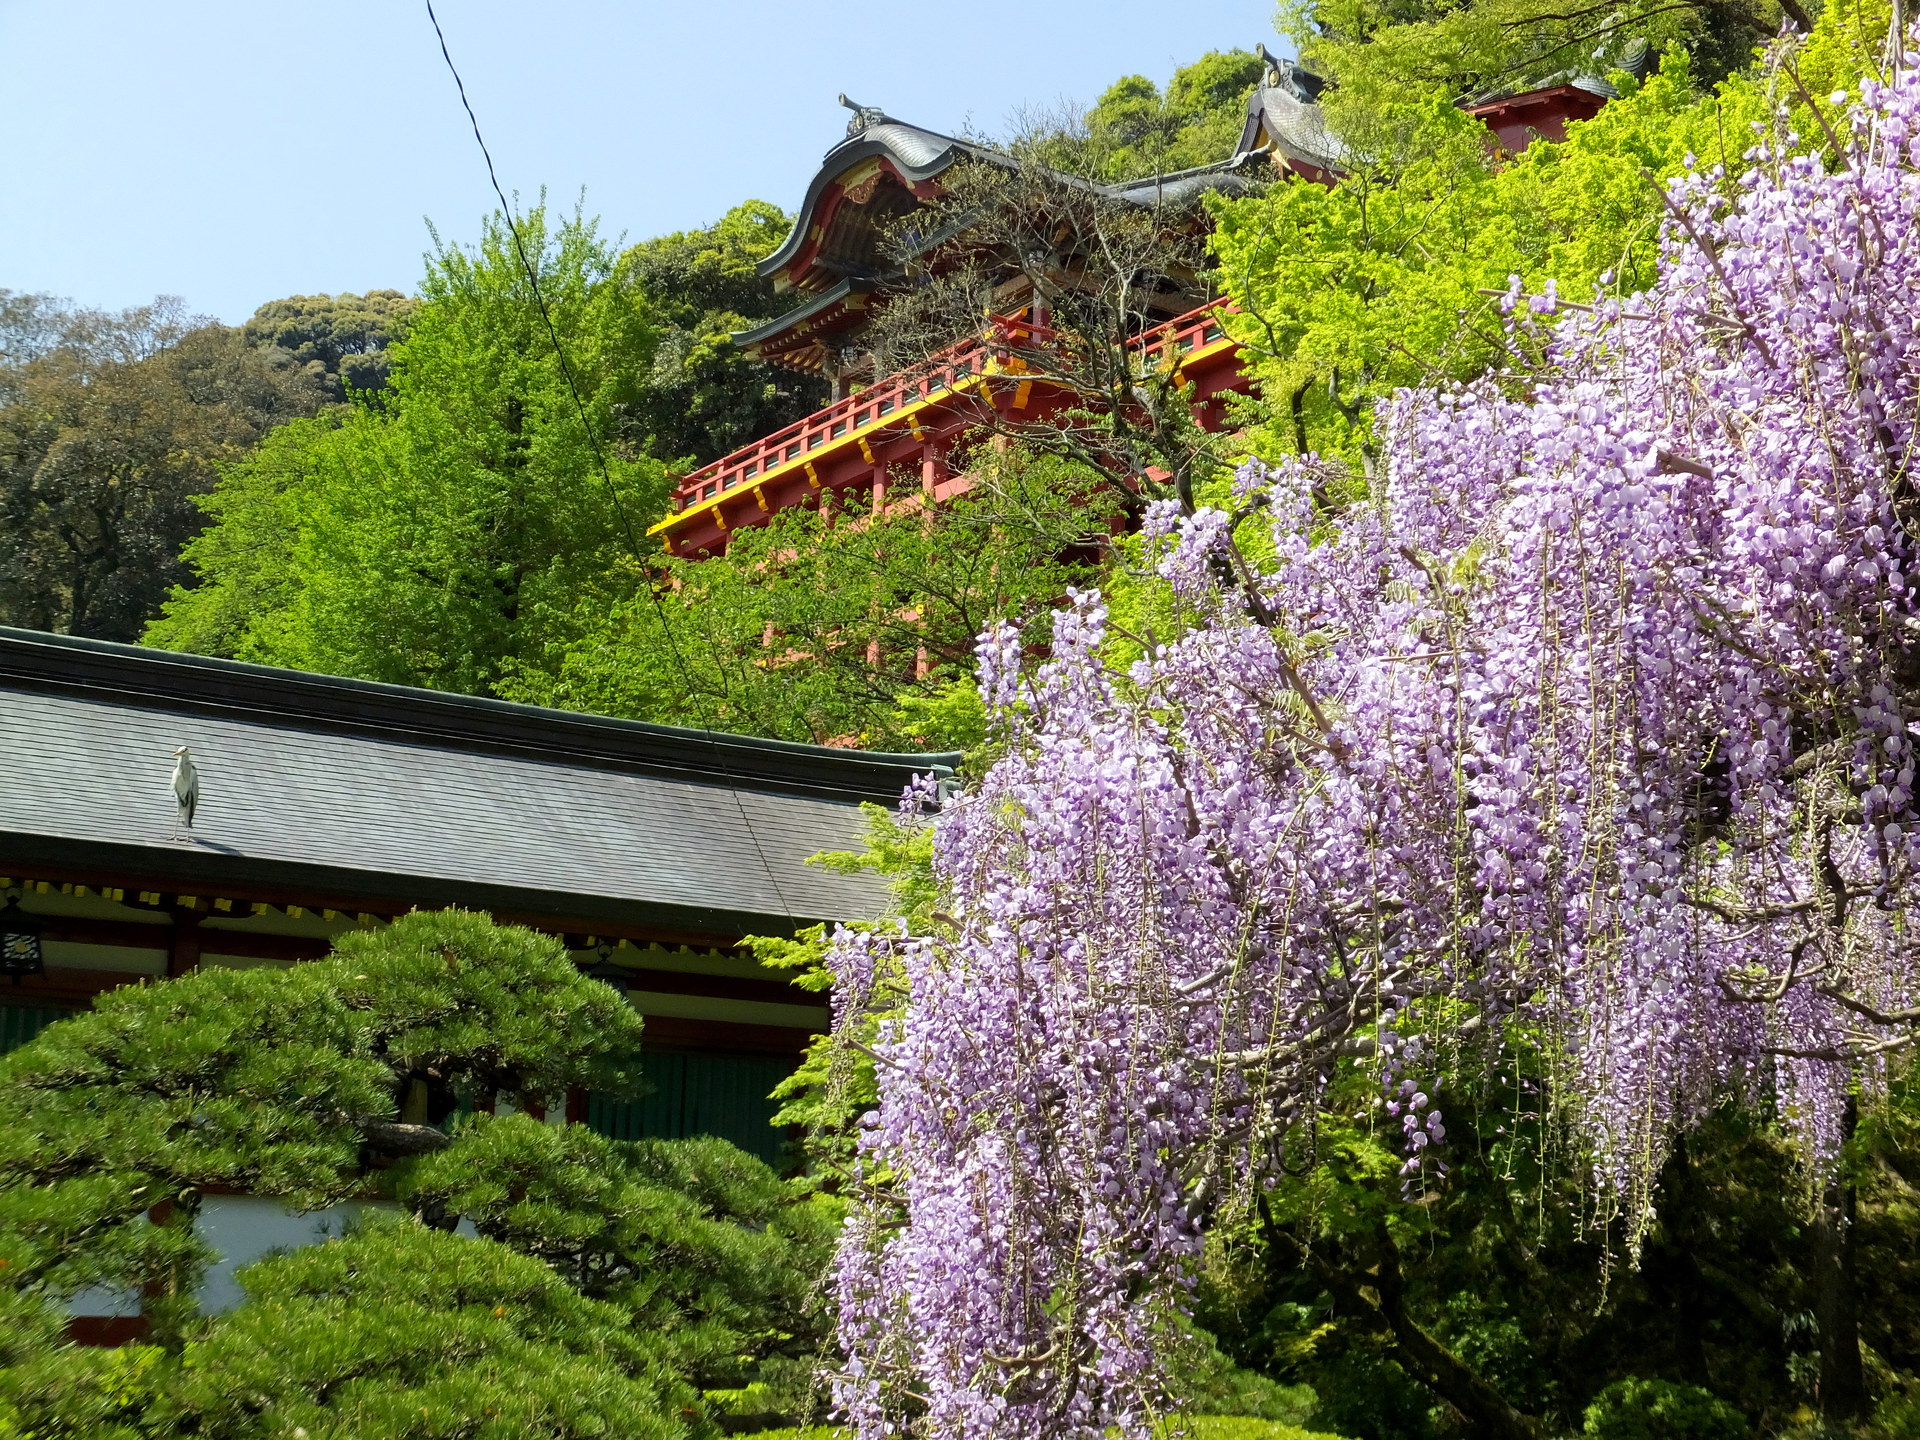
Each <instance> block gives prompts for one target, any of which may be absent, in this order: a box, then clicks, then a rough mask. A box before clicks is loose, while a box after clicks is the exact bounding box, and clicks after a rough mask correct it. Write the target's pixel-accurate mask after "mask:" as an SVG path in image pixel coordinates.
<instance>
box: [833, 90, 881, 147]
mask: <svg viewBox="0 0 1920 1440" xmlns="http://www.w3.org/2000/svg"><path fill="white" fill-rule="evenodd" d="M840 103H841V104H842V105H844V106H846V107H847V109H849V110H851V111H853V118H852V119H851V120H849V121H847V138H848V139H849V140H851V139H852V138H853V137H854V136H856V135H858V134H859V133H860V132H861V131H863V130H865V129H866V128H867V127H868V126H869V125H878V124H879V123H880V122H881V121H883V120H885V119H887V118H888V116H887V112H886V111H884V110H882V109H881V108H880V107H879V106H878V105H862V104H860V103H859V102H858V101H854V100H849V99H848V98H847V97H846V96H845V95H844V94H842V95H841V96H840Z"/></svg>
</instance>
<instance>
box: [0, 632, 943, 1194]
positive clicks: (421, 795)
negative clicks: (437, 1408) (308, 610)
mask: <svg viewBox="0 0 1920 1440" xmlns="http://www.w3.org/2000/svg"><path fill="white" fill-rule="evenodd" d="M0 746H4V748H5V752H6V754H7V757H8V771H9V780H8V784H7V785H6V786H5V787H4V788H0V896H3V897H4V900H5V904H4V908H0V943H3V944H4V945H5V947H6V954H7V956H8V959H7V961H6V962H5V964H6V969H7V972H8V973H9V974H10V978H8V979H0V1051H3V1050H6V1049H11V1048H13V1047H14V1046H17V1045H19V1044H22V1043H24V1042H25V1041H27V1040H28V1039H30V1038H31V1037H32V1036H33V1035H34V1034H35V1033H36V1032H37V1031H38V1030H39V1029H40V1028H41V1027H42V1026H44V1025H46V1024H47V1023H49V1022H51V1021H53V1020H56V1019H58V1018H59V1017H60V1016H62V1015H64V1014H68V1013H70V1012H72V1011H73V1010H75V1009H77V1008H80V1007H84V1006H86V1005H88V1004H89V1003H90V1002H91V1001H92V1000H93V998H94V997H95V996H96V995H99V994H101V993H103V992H105V991H108V990H111V989H114V988H115V987H117V986H121V985H135V984H140V983H141V982H143V981H145V980H149V979H158V978H161V977H164V976H177V975H181V974H184V973H186V972H187V971H189V970H192V969H194V968H196V967H200V966H221V967H253V966H262V965H267V966H288V965H296V964H298V963H300V962H301V961H303V960H311V959H317V958H320V957H321V956H324V955H326V954H327V953H328V951H329V949H330V947H331V943H332V940H333V939H334V937H336V936H338V935H341V934H343V933H345V932H347V931H350V930H354V929H364V928H369V927H378V926H381V925H385V924H387V923H388V922H389V921H391V920H392V919H393V918H394V917H395V916H397V915H400V914H403V913H405V912H407V911H409V910H412V909H416V908H420V909H440V908H446V907H450V906H458V907H462V908H466V909H472V910H480V911H485V912H486V913H488V914H490V915H492V916H493V918H494V919H496V920H498V921H501V922H503V923H511V924H516V925H525V926H528V927H530V928H532V929H535V930H540V931H544V932H546V933H548V934H551V935H554V936H558V937H560V938H561V939H562V941H563V942H564V943H565V945H566V947H567V948H568V950H570V951H571V952H572V954H573V958H574V960H575V961H576V962H577V963H578V964H579V965H580V966H581V968H582V969H583V970H586V971H588V972H589V973H591V974H593V975H595V976H597V977H599V978H601V979H603V980H605V981H606V982H607V983H609V984H611V985H614V986H616V987H618V988H620V989H622V990H624V991H625V992H626V995H627V998H628V1000H629V1001H630V1002H631V1003H632V1004H633V1005H634V1006H635V1008H637V1009H638V1010H639V1011H640V1012H641V1014H642V1015H644V1016H645V1017H646V1031H645V1036H646V1038H645V1040H644V1041H643V1047H644V1050H645V1053H646V1063H645V1069H646V1072H647V1075H648V1078H649V1081H650V1082H651V1083H652V1084H653V1085H654V1086H655V1087H656V1093H654V1094H652V1095H650V1096H648V1097H647V1098H645V1099H643V1100H640V1101H636V1102H613V1101H610V1100H603V1099H601V1098H600V1097H596V1096H592V1095H585V1094H577V1095H573V1096H571V1097H569V1098H568V1101H567V1106H568V1111H569V1118H573V1119H579V1120H584V1121H586V1122H587V1123H589V1124H591V1125H593V1126H594V1127H595V1128H596V1129H599V1130H602V1131H603V1132H605V1133H607V1134H611V1135H616V1136H619V1137H623V1138H631V1137H635V1136H639V1135H651V1136H661V1137H667V1138H677V1137H681V1136H687V1135H703V1134H711V1135H719V1136H721V1137H723V1138H725V1139H728V1140H732V1141H734V1142H735V1143H736V1144H739V1145H741V1146H742V1147H743V1148H745V1149H747V1150H750V1151H753V1152H755V1153H757V1154H760V1155H762V1156H764V1157H765V1158H767V1159H769V1160H777V1159H778V1158H779V1156H780V1150H781V1146H782V1137H781V1136H780V1135H778V1134H777V1133H776V1132H774V1131H773V1130H772V1129H770V1128H769V1126H768V1120H769V1118H770V1116H771V1115H772V1113H773V1109H774V1107H773V1104H772V1102H771V1101H770V1100H768V1098H767V1094H768V1091H770V1090H771V1089H772V1088H773V1086H774V1085H775V1084H776V1083H777V1082H778V1081H779V1080H780V1079H782V1078H784V1077H785V1076H786V1075H787V1074H788V1073H789V1072H790V1071H791V1070H792V1068H793V1065H794V1063H795V1061H796V1059H797V1057H798V1055H799V1053H800V1052H801V1051H802V1050H803V1049H804V1048H805V1046H806V1044H807V1041H808V1039H809V1038H810V1037H811V1036H813V1035H815V1034H817V1033H819V1032H821V1031H823V1030H824V1029H825V1028H826V1027H827V1024H828V1014H827V1011H826V1009H825V1007H824V1006H823V1005H822V1004H821V1000H820V997H819V996H817V995H815V994H812V993H809V992H807V991H804V990H801V989H798V988H796V987H794V986H792V985H789V984H787V983H786V982H785V981H784V980H783V979H781V978H780V977H779V976H778V975H777V974H774V973H772V972H769V971H766V970H763V969H762V968H760V966H759V965H758V964H757V963H756V962H755V961H754V960H753V958H752V957H751V955H749V954H747V953H745V952H744V951H742V950H741V949H740V948H739V942H740V940H741V938H742V937H743V936H746V935H753V934H787V933H791V932H792V931H793V930H794V928H795V927H797V926H802V925H807V924H811V923H814V922H816V921H822V920H825V921H838V920H856V919H865V918H871V917H876V916H879V915H881V914H882V913H884V912H885V909H886V906H887V901H888V896H887V892H886V887H885V886H884V884H882V883H881V882H880V881H879V880H877V879H875V878H873V877H870V876H863V875H845V874H838V873H835V872H833V871H829V870H825V869H822V868H821V867H819V866H813V865H809V864H808V863H807V858H808V857H809V856H811V855H814V854H816V853H818V852H820V851H822V850H847V849H854V850H857V849H859V848H861V841H862V825H863V817H862V815H861V812H860V808H859V806H860V803H861V802H862V801H877V802H881V803H891V802H893V801H895V800H897V799H898V797H899V795H900V792H901V789H902V788H903V787H904V786H905V785H906V783H907V782H908V780H909V779H910V778H911V777H912V776H914V775H915V774H922V773H926V772H928V771H932V772H934V773H938V774H945V773H951V768H952V767H953V766H954V765H955V764H957V763H958V757H957V756H952V755H927V756H904V755H876V754H868V753H864V752H860V751H853V750H835V749H826V748H821V747H816V746H810V745H795V744H788V743H785V742H782V741H776V740H756V739H748V738H743V737H741V736H737V735H724V734H717V733H707V732H701V731H691V730H680V729H673V728H669V727H666V726H659V725H645V724H640V723H637V722H634V721H628V720H611V719H605V718H602V717H599V716H592V715H582V714H574V713H571V712H565V711H557V710H546V709H540V708H537V707H534V706H528V705H514V704H508V703H506V702H504V701H499V700H488V699H479V698H475V697H472V696H465V695H454V694H448V693H445V692H441V691H434V690H416V689H410V688H407V687H403V686H396V685H380V684H374V683H371V682H367V681H362V680H346V679H340V678H338V677H334V676H327V675H310V674H304V673H301V672H297V671H291V670H278V669H270V668H268V667H265V666H260V665H247V664H241V663H238V662H235V661H229V660H216V659H209V658H206V657H203V656H196V655H181V654H172V653H168V652H165V651H159V650H150V649H145V648H142V647H139V646H132V645H117V644H112V643H109V642H105V641H96V640H83V639H75V638H72V637H68V636H62V635H47V634H41V633H38V632H34V631H24V630H12V629H4V628H0ZM182 746H184V747H186V748H187V750H188V752H189V754H190V755H191V757H192V760H193V762H194V764H195V766H196V767H197V769H198V771H199V777H200V788H201V797H200V804H199V812H198V814H197V815H196V817H195V819H194V823H193V825H192V827H191V829H190V830H187V829H183V828H182V827H181V826H180V825H179V824H178V820H177V807H176V801H175V796H174V792H173V789H172V780H171V776H172V771H173V765H174V759H173V752H174V751H175V750H176V749H177V748H179V747H182ZM29 952H33V953H34V954H35V955H37V961H36V962H34V963H29V962H27V961H26V960H25V959H24V958H23V957H25V956H26V955H27V954H28V953H29Z"/></svg>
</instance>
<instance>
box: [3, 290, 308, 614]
mask: <svg viewBox="0 0 1920 1440" xmlns="http://www.w3.org/2000/svg"><path fill="white" fill-rule="evenodd" d="M26 298H27V299H28V300H34V299H35V297H26ZM11 312H12V313H11V315H10V318H9V324H10V325H11V324H15V322H18V323H17V328H16V329H15V330H14V332H13V334H12V335H11V336H10V338H8V340H7V342H6V343H7V346H8V353H9V355H11V356H15V357H22V358H18V359H16V360H15V361H14V362H13V363H10V364H6V365H4V366H0V620H4V621H5V623H8V624H13V625H24V626H27V627H29V628H33V629H40V630H57V631H63V632H67V633H71V634H76V635H94V636H99V637H101V638H103V639H110V640H131V639H133V638H135V637H136V636H138V634H139V633H140V629H141V627H142V626H143V625H144V624H145V623H146V621H147V620H148V618H149V617H151V616H152V614H153V613H154V612H155V610H157V609H158V607H159V604H160V602H161V600H162V599H163V597H164V596H165V594H166V591H167V587H168V586H169V585H170V584H173V583H176V582H177V581H178V580H179V579H181V578H182V577H183V576H184V574H185V571H184V568H183V567H182V565H181V564H180V561H179V559H178V558H177V557H178V553H179V550H180V547H181V545H182V544H183V542H185V541H186V540H188V539H189V538H190V537H191V536H193V535H194V534H195V533H196V532H197V531H198V530H199V529H200V527H201V524H202V523H203V522H202V519H201V516H200V514H199V512H198V510H197V509H196V507H195V506H194V503H193V499H194V497H195V496H196V495H198V494H202V493H204V492H205V491H207V490H209V489H211V488H213V485H214V483H215V476H216V474H217V471H218V467H219V466H220V465H221V464H222V463H223V462H225V461H228V460H231V459H234V458H237V457H238V456H240V455H243V454H244V453H246V451H247V450H248V449H250V448H251V447H252V446H253V445H254V444H255V443H256V442H257V441H258V440H259V438H260V436H261V435H263V434H265V433H266V432H267V431H268V430H270V429H271V428H272V427H273V426H275V425H278V424H282V423H284V422H286V421H287V420H289V419H293V418H296V417H300V416H306V415H312V414H313V413H314V412H315V411H316V410H318V409H319V408H320V407H321V406H322V405H323V404H324V403H325V400H326V397H325V394H324V392H323V391H322V389H321V388H320V387H319V386H318V385H317V384H315V382H314V381H313V380H312V379H311V377H309V376H308V375H306V374H305V373H304V372H303V371H302V370H301V369H300V368H299V367H298V366H296V365H294V364H292V363H291V362H290V361H289V360H288V359H287V358H286V357H284V356H281V355H279V354H277V353H268V352H262V351H259V350H257V349H255V348H254V347H252V346H250V345H248V344H247V343H246V341H245V339H244V338H243V336H242V335H241V333H240V332H239V331H238V330H233V329H229V328H228V327H226V326H222V325H209V324H204V323H201V322H199V321H196V320H194V319H192V318H190V317H188V316H186V315H185V314H184V313H183V312H182V311H181V310H180V307H179V306H178V304H177V303H176V302H171V301H161V302H157V303H156V304H155V305H153V306H148V307H143V308H140V309H135V310H129V311H125V312H122V313H121V314H118V315H104V314H99V313H97V312H85V311H71V310H65V309H63V308H60V307H58V306H55V305H50V304H47V303H44V302H41V303H37V304H36V305H28V304H26V303H24V302H23V303H20V304H16V305H12V306H11Z"/></svg>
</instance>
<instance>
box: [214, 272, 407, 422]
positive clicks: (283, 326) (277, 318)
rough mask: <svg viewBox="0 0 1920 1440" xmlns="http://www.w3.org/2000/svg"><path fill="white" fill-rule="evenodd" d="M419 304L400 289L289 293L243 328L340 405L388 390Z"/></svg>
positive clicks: (254, 341)
mask: <svg viewBox="0 0 1920 1440" xmlns="http://www.w3.org/2000/svg"><path fill="white" fill-rule="evenodd" d="M416 303H417V302H415V301H414V300H411V299H409V298H408V297H407V296H405V295H402V294H401V293H400V292H399V291H398V290H369V291H367V293H366V294H364V295H350V294H340V295H289V296H288V297H287V298H286V299H284V300H269V301H268V302H267V303H266V304H265V305H262V306H261V307H260V308H259V309H258V310H256V311H254V312H253V316H252V318H251V319H249V320H248V321H247V322H246V324H244V325H242V326H241V327H240V328H241V333H242V334H244V335H245V336H246V338H247V341H248V343H249V344H253V345H259V346H267V347H271V348H272V349H275V350H283V351H285V352H286V353H287V354H289V355H291V356H292V357H293V359H294V361H295V362H296V363H297V364H299V365H300V366H302V367H303V368H304V369H305V370H306V371H307V373H308V374H309V375H311V376H313V377H314V378H315V379H316V380H318V381H319V382H320V383H321V384H322V385H324V386H325V388H326V390H327V393H328V395H329V396H330V397H331V398H332V399H334V400H336V401H339V400H345V399H346V398H347V397H348V395H350V394H352V393H353V392H354V391H373V390H380V389H383V388H384V387H385V386H386V383H387V377H388V374H389V371H390V368H391V360H392V357H391V355H390V354H389V353H388V347H389V346H391V345H393V344H394V343H395V342H396V341H399V340H402V339H404V338H405V337H406V333H407V323H408V320H409V318H410V317H411V316H412V314H413V311H414V307H415V305H416Z"/></svg>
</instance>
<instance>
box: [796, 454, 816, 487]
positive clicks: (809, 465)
mask: <svg viewBox="0 0 1920 1440" xmlns="http://www.w3.org/2000/svg"><path fill="white" fill-rule="evenodd" d="M800 463H801V464H802V465H803V466H805V467H806V471H807V484H809V485H811V486H812V487H813V488H814V489H816V490H818V489H819V488H820V472H819V471H817V470H815V469H814V468H813V462H812V461H811V460H802V461H801V462H800Z"/></svg>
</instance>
